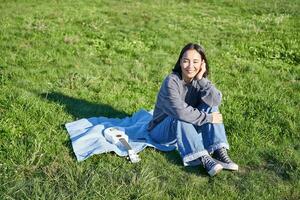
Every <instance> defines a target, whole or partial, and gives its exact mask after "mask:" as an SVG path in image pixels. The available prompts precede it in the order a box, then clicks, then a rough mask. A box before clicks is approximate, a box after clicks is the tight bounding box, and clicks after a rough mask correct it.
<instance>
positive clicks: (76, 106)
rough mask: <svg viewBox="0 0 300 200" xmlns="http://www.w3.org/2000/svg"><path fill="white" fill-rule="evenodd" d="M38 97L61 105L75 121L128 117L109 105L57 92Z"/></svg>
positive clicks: (42, 94)
mask: <svg viewBox="0 0 300 200" xmlns="http://www.w3.org/2000/svg"><path fill="white" fill-rule="evenodd" d="M39 96H40V97H42V98H44V99H47V100H48V101H53V102H56V103H58V104H60V105H63V106H64V108H65V110H66V111H67V112H68V113H70V114H71V115H73V116H74V117H75V118H76V119H81V118H89V117H98V116H104V117H113V118H115V117H118V118H123V117H126V116H128V114H127V113H125V112H121V111H118V110H116V109H114V108H113V107H111V106H109V105H105V104H101V103H91V102H88V101H86V100H83V99H77V98H74V97H70V96H67V95H65V94H62V93H59V92H50V93H41V94H39Z"/></svg>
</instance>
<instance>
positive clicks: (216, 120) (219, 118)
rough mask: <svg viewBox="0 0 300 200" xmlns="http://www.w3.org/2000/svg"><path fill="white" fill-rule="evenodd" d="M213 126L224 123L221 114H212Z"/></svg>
mask: <svg viewBox="0 0 300 200" xmlns="http://www.w3.org/2000/svg"><path fill="white" fill-rule="evenodd" d="M211 123H213V124H217V123H223V117H222V114H221V113H219V112H213V113H212V122H211Z"/></svg>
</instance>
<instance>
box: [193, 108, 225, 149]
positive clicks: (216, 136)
mask: <svg viewBox="0 0 300 200" xmlns="http://www.w3.org/2000/svg"><path fill="white" fill-rule="evenodd" d="M198 109H199V110H201V111H203V112H206V113H212V112H218V107H217V106H213V107H210V106H208V105H207V104H205V103H203V104H200V105H199V106H198ZM196 129H197V131H198V132H199V134H200V133H202V138H203V144H204V147H205V149H207V151H208V152H209V153H213V152H214V151H215V150H216V149H220V148H222V147H225V148H226V149H229V144H228V142H227V137H226V132H225V128H224V124H223V123H214V124H213V123H207V124H204V125H202V126H198V127H196ZM200 135H201V134H200Z"/></svg>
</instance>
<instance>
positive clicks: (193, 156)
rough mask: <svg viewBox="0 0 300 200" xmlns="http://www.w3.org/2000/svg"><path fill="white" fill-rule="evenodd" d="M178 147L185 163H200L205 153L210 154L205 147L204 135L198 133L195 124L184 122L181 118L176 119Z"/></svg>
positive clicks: (186, 164)
mask: <svg viewBox="0 0 300 200" xmlns="http://www.w3.org/2000/svg"><path fill="white" fill-rule="evenodd" d="M174 125H175V130H176V137H177V148H178V151H179V153H180V155H181V157H182V160H183V164H184V165H185V166H188V165H198V164H200V160H199V159H198V158H200V157H201V156H203V155H208V152H207V151H206V149H205V148H204V145H203V141H202V135H201V134H198V132H197V130H196V129H195V127H194V125H192V124H190V123H187V122H183V121H180V120H175V121H174Z"/></svg>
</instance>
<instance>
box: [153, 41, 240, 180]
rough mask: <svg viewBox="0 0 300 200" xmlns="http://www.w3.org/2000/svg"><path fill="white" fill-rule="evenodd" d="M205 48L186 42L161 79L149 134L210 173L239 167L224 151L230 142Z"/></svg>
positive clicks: (219, 96) (184, 162) (188, 162)
mask: <svg viewBox="0 0 300 200" xmlns="http://www.w3.org/2000/svg"><path fill="white" fill-rule="evenodd" d="M208 72H209V65H208V61H207V58H206V55H205V52H204V49H203V48H202V47H201V46H200V45H198V44H193V43H189V44H187V45H186V46H185V47H184V48H183V49H182V50H181V52H180V55H179V58H178V60H177V62H176V64H175V66H174V68H173V71H172V73H170V74H169V75H168V76H167V77H166V78H165V79H164V81H163V83H162V86H161V88H160V91H159V93H158V95H157V101H156V104H155V108H154V112H153V119H152V120H151V122H150V123H149V126H148V131H149V132H150V137H151V138H152V139H153V140H154V141H156V142H158V143H160V144H163V145H175V146H176V147H177V150H178V151H179V153H180V155H181V157H182V160H183V164H184V165H185V166H189V165H197V164H201V165H202V166H203V167H204V168H205V169H206V170H207V172H208V174H209V175H210V176H214V175H216V174H217V173H219V172H220V171H221V170H222V169H228V170H238V165H237V164H236V163H234V162H233V161H232V160H231V159H230V158H229V156H228V154H227V149H229V144H228V142H227V138H226V133H225V129H224V125H223V119H222V114H220V113H219V111H218V106H219V105H220V103H221V99H222V95H221V92H220V91H219V90H218V89H217V88H216V87H215V86H214V85H213V84H212V83H211V82H210V81H209V80H208V79H207V76H208Z"/></svg>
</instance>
